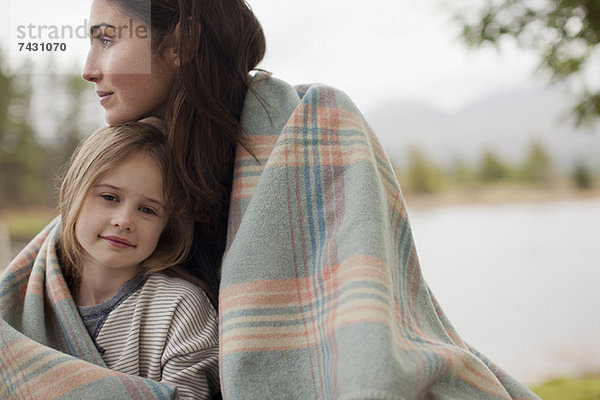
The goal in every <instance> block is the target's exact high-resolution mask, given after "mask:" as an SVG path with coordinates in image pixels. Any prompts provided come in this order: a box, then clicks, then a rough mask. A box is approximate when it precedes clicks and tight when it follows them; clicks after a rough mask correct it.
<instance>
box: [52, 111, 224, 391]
mask: <svg viewBox="0 0 600 400" xmlns="http://www.w3.org/2000/svg"><path fill="white" fill-rule="evenodd" d="M171 168H172V159H171V155H170V148H169V146H168V143H167V138H166V136H165V135H164V133H163V132H161V130H160V129H158V128H156V127H155V126H153V125H150V124H146V123H142V122H134V123H127V124H123V125H117V126H113V127H106V128H102V129H100V130H98V131H97V132H95V133H94V134H92V135H91V136H90V137H89V138H88V139H87V140H85V141H84V142H83V143H82V144H81V145H80V147H79V148H78V149H77V151H76V152H75V154H74V156H73V158H72V161H71V165H70V167H69V169H68V172H67V174H66V177H65V179H64V181H63V183H62V186H61V189H60V199H59V202H60V212H61V217H62V227H61V238H60V240H59V246H58V247H59V248H58V250H59V254H60V258H61V263H62V266H63V270H64V274H65V277H66V278H67V281H68V282H69V284H70V289H71V291H72V294H73V298H74V300H75V303H76V304H77V306H78V308H79V312H80V314H81V317H82V318H83V321H84V323H85V325H86V327H87V329H88V331H89V333H90V335H91V337H92V339H93V340H94V342H95V344H96V346H97V348H98V350H99V352H100V353H101V355H102V358H103V359H104V361H105V362H106V365H107V366H108V367H109V368H111V369H114V370H117V371H120V372H124V373H127V374H131V375H139V376H143V377H146V378H149V379H152V380H156V381H161V382H166V383H171V384H174V385H176V386H177V387H178V390H179V393H180V396H181V397H182V398H194V399H199V398H210V397H211V396H212V395H214V394H217V393H218V392H219V389H218V379H219V378H218V324H217V316H216V312H215V309H214V308H213V306H212V305H211V302H210V301H209V299H208V297H207V295H206V294H205V292H204V291H203V290H202V289H200V288H199V287H198V286H196V285H194V284H192V283H190V282H188V281H186V280H184V279H181V278H177V277H174V276H172V275H174V274H173V273H171V274H170V275H171V276H168V275H167V274H166V273H167V272H171V271H174V268H175V266H177V264H179V263H180V262H181V261H182V260H183V259H184V258H185V257H186V255H187V253H188V250H189V248H190V245H191V240H192V230H193V227H192V222H191V220H190V219H189V218H187V216H186V214H185V213H184V212H183V210H184V209H185V207H184V205H183V204H181V203H182V202H181V200H180V199H181V196H180V195H179V193H181V188H180V187H179V183H178V181H177V180H176V179H174V178H173V176H174V175H175V174H173V173H169V171H172V169H171ZM163 271H164V272H163Z"/></svg>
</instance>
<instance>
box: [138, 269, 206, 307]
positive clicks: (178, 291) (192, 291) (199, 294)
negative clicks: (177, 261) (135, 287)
mask: <svg viewBox="0 0 600 400" xmlns="http://www.w3.org/2000/svg"><path fill="white" fill-rule="evenodd" d="M140 296H141V297H145V298H152V301H151V303H161V302H165V301H168V302H177V303H183V304H187V305H191V306H200V307H202V308H210V309H213V308H214V307H213V306H212V303H211V302H210V299H209V298H208V295H207V294H206V292H205V291H204V290H203V289H202V288H200V287H199V286H197V285H195V284H193V283H192V282H190V281H188V280H186V279H183V278H179V277H174V276H169V275H166V274H164V273H162V272H155V273H153V274H151V275H150V276H149V277H148V279H147V280H146V283H145V284H144V286H143V287H142V289H141V292H140Z"/></svg>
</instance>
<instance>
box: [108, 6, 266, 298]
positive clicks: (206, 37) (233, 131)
mask: <svg viewBox="0 0 600 400" xmlns="http://www.w3.org/2000/svg"><path fill="white" fill-rule="evenodd" d="M109 1H110V2H111V3H113V4H115V5H116V6H117V7H119V8H121V9H122V10H124V11H125V13H127V14H129V15H132V16H134V17H136V18H138V19H140V20H141V21H143V22H145V23H150V26H151V32H152V47H153V50H154V51H155V52H158V54H162V50H164V49H167V48H174V49H176V52H177V55H178V57H179V63H180V67H179V72H178V76H177V79H176V82H175V84H174V87H173V90H172V91H171V97H170V99H169V104H168V110H167V115H166V119H167V123H168V125H169V140H170V142H171V144H172V146H173V149H174V152H175V158H176V162H177V170H178V171H177V173H179V175H180V177H181V179H182V180H183V183H184V186H185V187H186V190H187V193H186V195H187V197H188V198H189V203H190V205H191V210H192V212H193V215H194V216H195V218H196V229H195V243H194V247H195V249H194V250H195V252H194V254H193V256H192V258H191V259H190V262H189V263H188V264H189V269H190V270H191V272H193V273H196V274H197V275H200V276H201V277H202V278H204V279H205V280H207V281H209V282H207V283H208V284H209V286H213V287H214V286H215V282H212V281H214V280H215V279H217V283H216V285H218V276H219V273H220V272H219V270H218V268H219V267H220V261H221V257H222V253H223V251H224V245H225V235H226V223H227V213H228V209H229V194H230V190H231V179H232V174H233V160H234V156H235V147H236V145H237V144H242V145H245V143H244V139H243V136H242V128H241V124H240V117H241V113H242V106H243V102H244V98H245V95H246V92H247V91H248V89H249V79H250V76H249V72H250V71H251V70H253V69H254V68H256V66H257V65H258V63H259V62H260V61H261V60H262V58H263V57H264V53H265V37H264V33H263V31H262V27H261V26H260V23H259V22H258V20H257V19H256V17H255V16H254V14H253V12H252V11H251V10H250V8H249V6H248V5H247V4H246V3H245V2H244V1H243V0H151V2H150V3H151V4H150V6H151V7H150V9H149V7H148V6H149V2H148V0H109ZM174 173H175V171H174ZM206 263H208V264H210V267H208V265H206ZM203 264H204V265H203ZM206 268H210V269H211V270H210V271H207V270H205V269H206ZM206 274H212V275H214V276H212V277H210V276H207V275H206Z"/></svg>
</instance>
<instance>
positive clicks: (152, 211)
mask: <svg viewBox="0 0 600 400" xmlns="http://www.w3.org/2000/svg"><path fill="white" fill-rule="evenodd" d="M139 210H140V211H141V212H143V213H144V214H148V215H156V211H154V210H153V209H151V208H149V207H140V208H139Z"/></svg>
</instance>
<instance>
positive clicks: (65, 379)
mask: <svg viewBox="0 0 600 400" xmlns="http://www.w3.org/2000/svg"><path fill="white" fill-rule="evenodd" d="M117 375H118V373H117V372H115V371H111V370H109V369H106V368H101V367H98V366H96V365H93V364H89V363H86V362H85V361H81V360H70V361H67V362H65V363H63V364H60V365H59V366H57V367H56V368H53V369H52V370H51V371H49V372H48V373H47V374H44V375H43V377H42V378H41V379H38V380H32V382H31V384H32V385H33V387H36V388H38V389H39V390H38V391H37V392H36V397H35V398H45V399H55V398H58V397H60V396H63V395H65V394H67V393H69V392H71V391H73V390H75V389H77V388H79V387H81V386H84V385H86V384H88V383H90V382H95V381H98V380H100V379H104V378H109V377H112V376H117Z"/></svg>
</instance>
